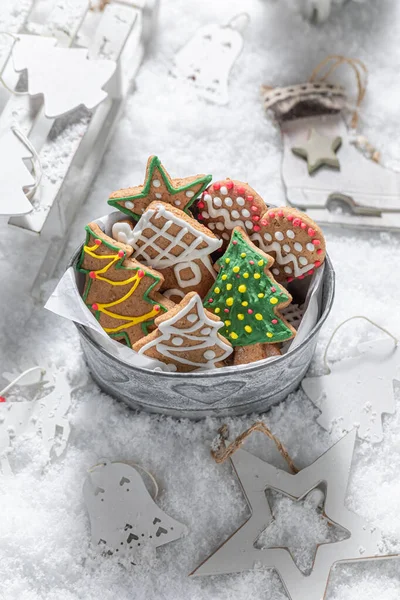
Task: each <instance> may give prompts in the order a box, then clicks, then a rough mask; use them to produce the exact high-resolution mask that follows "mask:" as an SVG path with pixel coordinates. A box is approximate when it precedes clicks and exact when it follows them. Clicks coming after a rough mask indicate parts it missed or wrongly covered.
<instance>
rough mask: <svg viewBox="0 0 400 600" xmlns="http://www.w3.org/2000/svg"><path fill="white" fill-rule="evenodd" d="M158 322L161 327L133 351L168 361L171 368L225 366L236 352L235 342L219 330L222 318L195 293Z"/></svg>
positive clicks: (221, 325) (174, 369) (191, 369)
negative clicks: (233, 352)
mask: <svg viewBox="0 0 400 600" xmlns="http://www.w3.org/2000/svg"><path fill="white" fill-rule="evenodd" d="M155 324H156V325H157V329H156V330H155V331H153V332H152V333H150V334H149V335H148V336H147V337H145V338H143V339H142V340H140V341H139V342H137V343H136V344H135V345H134V346H133V350H136V351H137V352H139V353H140V354H146V356H149V357H150V358H154V359H157V360H159V361H161V362H163V363H165V364H167V365H168V367H169V369H170V370H171V371H179V372H181V373H187V372H189V371H195V370H197V369H214V368H216V367H221V366H224V365H223V362H222V361H224V360H225V358H227V357H228V356H229V355H230V354H231V353H232V346H231V344H230V343H229V342H228V341H227V340H226V339H225V338H223V337H222V336H221V335H220V334H219V333H218V330H219V329H220V328H221V327H223V323H222V321H221V320H220V318H219V317H217V316H215V315H213V314H211V313H210V312H208V310H205V309H204V308H203V305H202V303H201V299H200V296H199V295H198V294H196V293H195V292H191V293H189V294H187V295H186V296H185V298H184V299H183V300H182V301H181V303H180V304H178V305H177V306H175V307H174V308H173V309H171V310H170V311H168V313H167V314H165V315H162V316H160V317H157V319H156V320H155Z"/></svg>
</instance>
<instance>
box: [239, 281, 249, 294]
mask: <svg viewBox="0 0 400 600" xmlns="http://www.w3.org/2000/svg"><path fill="white" fill-rule="evenodd" d="M238 290H239V292H240V293H241V294H244V292H245V291H246V290H247V287H246V286H245V285H243V283H242V285H239V287H238Z"/></svg>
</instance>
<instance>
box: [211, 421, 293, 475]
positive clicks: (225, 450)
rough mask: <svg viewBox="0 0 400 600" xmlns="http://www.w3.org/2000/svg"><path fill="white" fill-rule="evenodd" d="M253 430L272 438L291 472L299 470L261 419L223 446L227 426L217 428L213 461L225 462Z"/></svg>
mask: <svg viewBox="0 0 400 600" xmlns="http://www.w3.org/2000/svg"><path fill="white" fill-rule="evenodd" d="M253 431H260V432H261V433H264V434H265V435H266V436H267V437H268V438H269V439H270V440H272V441H273V442H274V443H275V445H276V447H277V449H278V451H279V452H280V454H281V455H282V456H283V458H284V459H285V461H286V462H287V464H288V466H289V469H290V470H291V472H292V473H293V474H296V473H298V472H299V469H298V468H297V467H296V465H295V464H294V462H293V461H292V459H291V458H290V456H289V453H288V451H287V450H286V448H285V446H284V445H283V444H282V442H281V441H280V439H279V438H277V437H276V435H274V434H273V433H272V431H271V430H270V429H269V428H268V427H267V426H266V425H265V423H263V421H256V422H255V423H253V425H252V426H251V427H249V428H248V429H246V431H243V433H241V434H240V435H238V436H237V438H236V439H235V440H233V442H231V443H230V444H229V446H228V447H226V446H225V442H226V440H227V439H228V426H227V425H222V427H220V428H219V430H218V438H217V440H218V441H217V448H216V449H215V450H214V449H212V450H211V456H212V457H213V459H214V460H215V462H216V463H217V464H220V463H223V462H225V461H226V460H227V459H228V458H230V457H231V456H232V454H234V453H235V452H236V450H238V449H239V448H240V447H241V446H242V444H243V443H244V441H245V440H246V438H248V437H249V435H251V434H252V433H253Z"/></svg>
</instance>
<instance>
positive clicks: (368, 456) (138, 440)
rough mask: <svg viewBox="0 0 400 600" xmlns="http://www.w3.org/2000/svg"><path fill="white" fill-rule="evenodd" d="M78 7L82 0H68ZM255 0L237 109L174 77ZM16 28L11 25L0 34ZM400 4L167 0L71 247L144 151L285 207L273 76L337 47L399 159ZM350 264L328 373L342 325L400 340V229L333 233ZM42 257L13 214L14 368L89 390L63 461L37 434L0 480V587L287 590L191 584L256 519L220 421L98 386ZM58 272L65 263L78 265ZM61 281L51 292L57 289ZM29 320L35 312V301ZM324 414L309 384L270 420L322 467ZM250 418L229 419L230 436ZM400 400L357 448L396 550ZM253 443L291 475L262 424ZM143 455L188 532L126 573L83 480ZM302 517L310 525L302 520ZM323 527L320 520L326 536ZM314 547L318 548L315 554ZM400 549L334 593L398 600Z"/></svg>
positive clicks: (305, 67) (178, 169) (191, 594)
mask: <svg viewBox="0 0 400 600" xmlns="http://www.w3.org/2000/svg"><path fill="white" fill-rule="evenodd" d="M69 1H70V2H72V1H73V0H69ZM244 9H245V10H247V11H248V12H249V14H250V17H251V22H250V24H249V26H248V28H247V30H246V33H245V36H246V39H245V47H244V52H243V54H242V55H241V57H240V58H239V60H238V62H237V64H236V66H235V67H234V70H233V73H232V80H231V86H230V95H231V102H230V104H229V105H228V106H226V107H220V106H214V105H211V104H206V103H205V102H204V101H202V100H198V99H197V98H196V96H195V95H194V92H192V91H191V90H190V89H189V90H188V89H186V88H184V87H182V86H181V85H180V84H179V83H178V82H177V81H176V80H175V79H172V78H171V77H169V75H168V71H169V68H170V65H171V61H172V58H173V54H174V52H175V51H176V50H177V49H178V48H180V47H181V45H182V44H183V43H184V42H185V41H186V40H187V39H188V38H189V37H190V36H191V35H192V34H193V32H194V31H195V30H196V29H197V28H198V27H199V26H201V25H204V24H206V23H209V22H219V23H223V22H226V21H228V20H229V18H230V17H231V16H233V15H234V14H235V13H238V12H241V11H243V10H244ZM0 28H1V29H4V26H3V25H2V26H1V27H0ZM399 36H400V5H399V3H398V2H397V0H387V1H386V2H385V3H378V2H374V1H373V0H370V1H369V2H366V3H364V4H356V3H349V4H347V5H346V6H345V7H344V8H343V10H342V11H341V13H340V14H337V15H336V16H334V18H332V19H331V20H330V21H329V22H328V23H327V24H325V25H324V26H322V27H320V28H315V27H314V26H312V25H310V24H309V23H308V22H306V21H304V20H303V19H302V18H301V16H300V15H299V14H298V13H297V12H296V11H295V8H294V7H293V3H292V1H291V0H279V2H278V1H275V2H273V1H272V0H247V2H246V3H244V2H243V1H239V0H220V1H219V2H211V1H207V0H206V1H203V2H200V1H199V0H186V2H184V3H182V2H179V1H178V0H165V2H164V4H163V5H162V9H161V14H160V26H159V34H158V40H157V43H156V44H155V46H154V47H153V51H152V54H151V55H150V57H149V58H148V60H147V62H146V63H145V65H144V67H143V68H142V70H141V73H140V75H139V77H138V81H137V86H138V89H137V90H136V91H135V93H134V94H132V96H131V98H130V100H129V102H128V105H127V108H126V113H125V116H124V117H123V118H122V119H121V121H120V123H119V126H118V128H117V130H116V133H115V135H114V138H113V140H112V142H111V145H110V147H109V150H108V152H107V154H106V156H105V159H104V161H103V165H102V168H101V170H100V173H99V176H98V177H97V179H96V182H95V184H94V187H93V189H92V192H91V194H90V197H89V199H88V201H87V202H86V203H85V204H84V205H83V206H82V208H81V210H80V211H79V214H78V216H77V218H76V221H75V223H74V226H73V228H72V230H71V235H70V240H69V244H68V250H67V251H66V253H65V257H64V265H65V263H66V262H67V260H68V255H69V254H72V252H73V250H74V248H75V247H76V246H77V245H78V244H79V243H80V241H81V240H82V238H83V227H84V225H85V224H87V223H88V222H89V220H90V219H92V218H93V217H97V216H99V215H101V214H104V213H105V212H107V205H106V200H107V197H108V194H109V192H110V191H112V190H114V189H118V188H120V187H125V186H129V185H135V184H136V183H140V182H141V181H142V180H143V175H144V168H145V164H146V160H147V157H148V156H149V155H150V154H153V153H154V154H157V155H159V156H160V158H161V159H162V160H163V162H164V163H165V165H166V166H167V168H168V170H169V171H170V172H171V174H172V175H173V176H181V175H182V176H184V175H188V174H192V173H193V172H205V173H206V172H212V173H213V175H214V177H215V178H222V177H226V176H231V177H235V178H237V179H242V180H245V181H249V182H250V183H251V185H252V186H254V188H255V189H257V190H258V191H259V192H260V193H261V195H263V196H264V198H265V199H266V200H267V201H268V200H269V201H271V202H273V203H280V202H283V201H284V196H283V187H282V184H281V180H280V162H281V139H280V134H279V131H278V129H276V128H275V127H274V126H273V124H272V123H271V122H270V121H269V120H267V118H266V117H265V115H264V114H263V110H262V105H261V102H260V99H259V87H260V85H261V84H262V83H270V84H272V85H273V84H275V83H276V84H282V85H285V84H288V83H291V82H293V81H297V80H298V81H303V80H305V79H306V78H307V77H308V76H309V74H310V72H311V70H312V68H313V67H314V66H315V65H316V63H317V62H318V61H319V60H321V59H322V58H324V57H325V56H326V55H327V54H329V53H332V52H340V53H341V54H345V55H351V56H357V57H359V58H361V59H362V60H364V61H365V62H366V64H367V65H368V67H369V70H370V82H369V88H368V93H367V98H366V100H365V103H364V112H363V119H362V122H361V126H362V129H363V133H364V134H365V135H366V136H367V137H368V138H369V139H370V140H371V141H373V143H374V144H375V145H376V146H377V147H378V148H379V149H381V150H382V155H383V159H384V163H385V164H387V165H392V166H396V165H397V167H398V168H400V141H399V136H398V135H396V134H395V133H396V132H397V131H398V111H399V108H398V107H399V104H400V78H399V77H398V64H399V61H400V46H399V44H398V39H399ZM326 236H327V240H328V249H329V253H330V256H331V258H332V260H333V262H334V266H335V269H336V274H337V296H336V300H335V304H334V308H333V311H332V313H331V316H330V318H329V319H328V322H327V324H326V325H325V327H324V328H323V331H322V333H321V336H320V342H319V347H318V348H319V350H318V351H317V355H316V357H315V361H314V365H313V371H312V372H313V373H318V372H322V352H323V349H324V347H325V345H326V343H327V340H328V338H329V335H330V333H331V332H332V331H333V328H334V327H335V325H337V324H338V323H339V322H341V321H343V320H344V319H345V318H347V317H349V316H352V315H354V314H366V315H367V316H369V317H370V318H372V319H373V320H376V321H378V322H379V323H380V324H382V325H383V326H385V327H387V328H389V329H390V330H391V331H392V332H393V333H394V334H395V335H397V336H398V337H399V336H400V314H399V310H398V305H399V300H398V298H399V295H400V278H399V276H398V263H399V260H400V244H399V241H400V238H399V236H397V235H394V234H386V233H385V234H379V233H378V232H374V233H370V232H366V233H360V232H357V233H354V234H352V233H351V232H349V231H346V232H341V231H338V230H333V229H332V230H331V229H327V230H326ZM34 255H35V239H34V238H32V239H31V240H29V242H27V241H26V239H25V238H22V237H21V236H20V235H19V234H17V233H16V230H15V228H10V227H8V226H7V225H6V223H4V224H3V223H1V224H0V260H1V269H2V271H1V292H0V293H1V315H2V318H1V333H2V335H1V341H0V343H1V367H2V368H1V372H2V371H4V370H7V371H11V370H13V369H15V370H18V371H20V370H22V369H23V368H25V367H28V366H31V365H32V364H34V363H37V362H39V363H41V362H48V361H49V360H50V361H53V362H54V363H55V364H56V365H58V366H62V365H64V366H66V368H67V369H68V372H69V374H70V375H71V378H72V380H73V381H74V382H75V383H79V384H80V385H81V386H82V384H83V387H81V388H80V390H79V391H78V392H77V393H76V394H75V396H74V400H73V408H72V412H71V426H72V434H71V438H70V442H69V447H68V449H67V452H66V454H65V456H64V457H63V458H62V459H61V460H59V461H57V462H56V463H54V464H53V465H51V466H50V467H45V468H44V465H45V454H44V452H43V450H42V448H41V445H40V443H39V441H38V440H37V441H32V442H30V443H27V442H26V443H24V444H17V445H16V447H15V450H14V453H13V464H14V470H15V472H16V475H15V477H14V478H10V479H7V482H5V480H4V479H2V478H0V503H1V506H2V507H3V510H2V516H1V518H0V539H1V544H0V597H1V598H4V599H5V600H78V599H80V598H84V599H85V600H92V599H93V600H108V599H114V598H118V599H119V600H128V599H129V600H131V599H132V598H134V599H135V600H136V599H139V598H146V600H147V599H153V598H154V599H157V600H158V599H161V598H162V599H163V600H164V599H165V600H183V599H185V600H186V599H187V598H190V599H192V600H194V599H196V600H206V599H207V600H210V599H212V600H223V599H226V598H235V600H248V599H249V598H251V599H252V600H266V599H267V598H269V599H271V600H281V599H283V598H285V594H284V591H283V588H282V587H281V586H280V583H279V579H278V577H277V575H276V574H273V573H271V572H266V571H258V572H248V573H244V574H240V575H227V576H220V577H214V578H195V579H190V578H188V573H189V572H191V571H192V570H193V569H194V568H195V567H196V566H197V565H198V564H199V562H200V561H201V560H203V559H204V558H205V557H206V556H207V555H208V554H209V553H210V552H211V551H212V550H214V549H215V548H216V547H217V546H218V545H219V543H220V542H221V541H223V540H225V539H226V538H227V537H228V536H229V535H230V534H231V533H233V532H234V531H235V530H236V528H237V527H238V525H239V524H240V523H242V522H243V520H244V519H245V518H246V516H247V508H246V504H245V501H244V498H243V496H242V493H241V491H240V489H239V486H238V484H237V480H236V479H235V477H234V474H233V472H232V469H231V467H230V466H229V464H224V465H220V466H218V465H216V464H215V463H214V462H213V461H212V459H211V458H210V453H209V448H210V441H211V439H212V438H213V437H214V435H215V433H216V430H217V428H218V427H219V426H220V424H221V423H220V422H217V421H216V420H207V421H205V422H198V423H193V422H189V421H181V422H177V421H175V420H173V419H166V418H162V417H157V416H150V415H147V414H144V413H142V414H134V413H132V412H130V411H129V410H128V409H126V408H125V406H123V405H121V404H119V403H118V402H116V401H114V400H112V399H111V398H110V397H108V396H106V395H104V394H102V393H100V391H99V390H98V388H97V387H96V385H95V384H94V383H93V382H92V381H91V379H90V377H89V376H88V373H87V369H86V366H85V364H84V363H83V359H82V354H81V351H80V348H79V343H78V337H77V334H76V332H75V330H74V328H73V326H72V325H71V324H70V323H67V322H63V321H62V319H60V318H57V317H56V316H54V315H52V314H50V313H48V312H46V311H44V310H43V308H42V306H41V304H33V301H32V300H31V299H30V298H28V297H27V296H26V294H25V293H23V292H22V290H24V286H23V282H24V278H26V277H28V276H29V271H30V261H31V260H33V259H34ZM64 265H60V267H59V273H58V275H59V274H60V273H61V272H62V269H63V266H64ZM55 281H56V280H55V279H54V280H53V281H52V282H49V283H48V285H47V292H50V291H51V290H52V287H54V284H55ZM32 307H33V312H32V313H31V317H30V318H29V320H28V321H26V317H27V315H29V314H30V311H31V310H32ZM367 332H368V335H370V336H371V337H374V336H375V335H376V333H375V332H372V330H371V333H369V331H368V328H367V327H366V326H365V325H364V324H363V323H362V322H360V323H359V324H358V323H355V324H349V326H348V328H347V329H345V330H344V331H343V333H342V335H341V336H340V337H338V338H337V339H336V340H335V341H334V343H333V346H332V349H331V352H332V357H333V358H334V359H335V358H336V359H337V358H339V357H340V356H341V354H342V353H343V352H344V351H347V349H349V350H350V349H351V348H353V347H354V346H355V344H356V342H357V341H359V340H360V339H366V338H367ZM318 414H319V412H318V410H317V409H316V408H315V407H314V406H313V405H312V404H311V402H309V401H308V400H307V399H306V398H305V395H304V394H303V393H302V392H301V391H298V392H296V393H295V394H292V395H291V397H289V398H288V400H287V401H286V402H284V403H282V404H281V405H279V406H277V407H276V408H274V409H273V410H272V411H271V412H270V413H268V414H266V415H264V419H265V421H266V422H267V423H268V424H269V426H270V427H271V428H272V430H273V431H274V432H275V433H276V434H277V435H278V436H279V437H280V438H281V440H282V441H283V442H284V444H285V445H286V446H287V448H288V451H289V453H290V455H291V456H292V458H293V460H294V461H295V463H296V464H297V465H298V466H299V467H302V466H305V465H308V464H309V463H311V462H312V461H313V460H315V459H316V458H317V457H318V456H319V455H321V454H322V453H323V452H324V451H325V450H326V449H327V448H329V447H330V446H332V444H333V443H334V441H336V436H335V435H330V434H328V433H327V432H325V431H324V430H323V429H322V428H321V427H319V426H318V424H317V423H316V418H317V417H318ZM253 420H254V416H253V417H251V416H250V417H246V418H235V419H231V420H228V423H229V426H230V428H231V432H232V435H235V434H237V433H239V432H241V431H242V430H243V429H245V428H246V427H247V426H248V425H249V424H250V423H251V422H253ZM399 446H400V402H399V398H398V396H397V414H395V415H394V416H390V417H386V418H384V440H383V442H382V443H381V444H378V445H375V446H371V445H369V444H368V443H365V442H363V443H360V442H357V445H356V452H355V456H354V462H353V470H352V476H351V478H350V486H349V489H348V496H347V506H348V508H349V509H350V510H353V511H355V512H357V513H358V514H360V515H362V516H363V517H364V518H365V519H368V520H369V521H370V522H371V523H372V524H373V525H376V526H377V527H379V528H380V529H381V530H382V531H383V533H384V535H385V537H386V540H387V546H388V549H389V551H391V552H396V551H397V552H400V512H399V498H400V474H399V473H400V454H399ZM247 448H248V449H249V450H250V451H252V452H254V453H255V454H258V455H260V456H262V457H263V458H266V459H268V460H270V461H272V462H273V463H274V464H276V465H278V466H280V467H282V468H284V464H283V461H282V460H281V459H280V458H279V456H278V455H277V453H276V451H275V449H274V448H273V447H272V444H271V443H269V442H267V441H266V439H264V438H263V437H262V436H261V434H256V435H255V436H254V437H253V438H252V439H250V440H249V441H248V443H247ZM104 456H105V457H110V458H115V459H118V458H119V459H127V460H133V461H134V462H136V463H139V464H140V465H142V466H144V467H145V468H147V469H148V470H150V471H151V472H152V473H154V475H155V476H156V478H157V480H158V482H159V484H160V488H161V494H160V499H159V501H158V502H159V504H160V505H161V507H162V508H163V509H164V510H165V511H166V512H167V513H168V514H169V515H171V517H173V518H175V519H177V520H179V521H180V522H182V523H185V524H186V525H187V526H188V528H189V533H188V536H187V537H186V538H184V539H182V540H179V541H177V542H176V543H174V544H170V545H167V546H164V547H163V548H161V549H160V550H159V551H158V561H157V565H156V566H150V565H149V567H148V568H145V567H144V566H141V567H140V568H137V569H135V568H131V569H129V570H125V569H124V568H122V567H120V566H118V564H117V563H116V562H114V561H113V560H112V559H105V558H101V557H97V558H96V559H93V558H87V556H88V555H87V548H88V541H89V524H88V519H87V515H86V513H85V509H84V504H83V496H82V485H83V481H84V478H85V473H86V469H87V468H89V467H90V466H91V465H93V464H95V463H96V462H97V460H98V459H99V458H100V457H104ZM285 518H286V524H287V525H288V526H289V527H292V528H293V535H294V536H295V537H296V536H298V538H300V539H301V540H302V541H303V542H304V546H306V545H307V539H308V538H309V537H312V536H311V534H310V532H311V533H314V531H315V534H316V537H317V534H318V533H319V532H318V524H317V523H315V522H311V521H310V520H309V518H308V517H307V516H304V526H305V527H306V532H304V530H303V531H300V529H301V528H299V527H298V521H299V520H301V518H302V517H301V514H300V513H299V512H298V511H297V510H296V511H294V512H293V511H292V512H291V511H289V510H287V508H286V506H285V505H282V506H281V510H280V519H281V521H280V522H284V521H285ZM295 525H296V527H295ZM314 528H315V529H314ZM304 555H306V550H304ZM399 573H400V559H394V560H392V561H387V562H376V563H365V564H361V565H358V566H356V565H344V566H340V567H338V568H337V569H336V570H335V573H334V574H333V576H332V578H331V582H330V587H329V591H328V598H329V600H359V599H360V598H362V599H363V600H372V599H375V598H379V600H397V599H398V597H399V595H400V577H399Z"/></svg>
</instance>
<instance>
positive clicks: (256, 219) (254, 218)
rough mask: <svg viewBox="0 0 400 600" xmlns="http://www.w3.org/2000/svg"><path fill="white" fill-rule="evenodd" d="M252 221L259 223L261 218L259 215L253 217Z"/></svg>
mask: <svg viewBox="0 0 400 600" xmlns="http://www.w3.org/2000/svg"><path fill="white" fill-rule="evenodd" d="M251 219H252V221H259V220H260V217H259V216H258V215H253V216H252V217H251Z"/></svg>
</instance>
